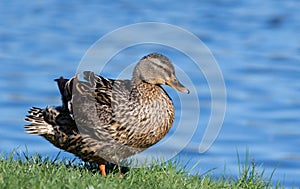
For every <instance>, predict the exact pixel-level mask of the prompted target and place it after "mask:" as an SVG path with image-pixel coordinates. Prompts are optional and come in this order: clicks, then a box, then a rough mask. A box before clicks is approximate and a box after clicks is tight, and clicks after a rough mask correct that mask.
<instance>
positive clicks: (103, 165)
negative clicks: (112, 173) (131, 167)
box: [98, 163, 106, 177]
mask: <svg viewBox="0 0 300 189" xmlns="http://www.w3.org/2000/svg"><path fill="white" fill-rule="evenodd" d="M98 167H99V169H100V172H101V175H102V176H104V177H106V172H105V164H104V163H99V166H98Z"/></svg>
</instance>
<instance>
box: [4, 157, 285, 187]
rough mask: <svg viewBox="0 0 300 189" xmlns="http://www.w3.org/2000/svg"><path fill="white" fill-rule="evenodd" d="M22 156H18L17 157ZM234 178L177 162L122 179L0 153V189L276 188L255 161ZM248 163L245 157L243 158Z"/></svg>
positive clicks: (69, 164)
mask: <svg viewBox="0 0 300 189" xmlns="http://www.w3.org/2000/svg"><path fill="white" fill-rule="evenodd" d="M21 156H22V157H21ZM238 161H239V166H238V168H239V170H240V174H239V176H238V177H237V178H235V177H227V176H222V177H214V176H213V175H212V172H210V173H206V174H204V175H201V176H199V175H190V174H188V173H187V172H186V171H184V169H183V168H180V166H179V165H178V164H177V163H170V162H169V163H164V164H162V165H155V166H151V167H144V168H139V169H134V168H132V169H130V170H129V171H128V172H127V173H125V175H124V177H123V179H119V178H118V176H119V173H113V172H112V173H110V174H108V176H107V177H102V176H101V175H100V173H99V171H97V170H96V168H95V166H93V165H90V164H85V165H79V164H75V163H74V162H72V161H61V160H58V158H55V159H49V158H47V157H41V156H39V155H34V156H30V157H29V156H27V155H17V157H15V155H13V154H11V155H6V156H4V155H2V156H1V157H0V188H38V189H40V188H47V189H48V188H55V189H58V188H88V189H93V188H151V189H155V188H164V189H167V188H193V189H194V188H205V189H207V188H228V189H231V188H253V189H254V188H255V189H256V188H280V185H279V183H277V184H276V185H275V186H272V185H271V178H272V175H271V176H269V177H265V175H264V171H262V172H259V171H258V170H257V167H256V165H255V163H254V162H253V161H252V162H251V163H250V164H248V163H246V164H245V165H241V164H240V160H238ZM246 162H248V159H246Z"/></svg>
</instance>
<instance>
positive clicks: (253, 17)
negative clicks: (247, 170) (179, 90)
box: [0, 0, 300, 187]
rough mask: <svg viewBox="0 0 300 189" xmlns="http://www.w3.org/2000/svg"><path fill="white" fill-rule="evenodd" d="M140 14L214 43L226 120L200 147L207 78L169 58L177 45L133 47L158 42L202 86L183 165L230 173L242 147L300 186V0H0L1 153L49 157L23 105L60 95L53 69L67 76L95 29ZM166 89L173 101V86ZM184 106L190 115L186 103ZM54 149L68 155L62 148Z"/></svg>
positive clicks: (55, 100) (98, 32)
mask: <svg viewBox="0 0 300 189" xmlns="http://www.w3.org/2000/svg"><path fill="white" fill-rule="evenodd" d="M148 21H155V22H164V23H169V24H174V25H177V26H179V27H182V28H184V29H186V30H188V31H190V32H192V33H194V34H195V35H197V37H199V38H200V39H201V40H202V41H203V42H204V43H205V44H206V45H207V47H208V48H209V49H210V50H211V51H212V53H213V55H214V56H215V58H216V60H217V62H218V64H219V66H220V68H221V70H222V72H223V76H224V80H225V84H226V89H227V112H226V116H225V120H224V124H223V127H222V130H221V132H220V134H219V136H218V138H217V140H216V141H215V143H214V144H213V146H212V147H211V148H210V149H209V150H208V151H207V152H206V153H203V154H200V153H199V152H198V149H197V147H198V145H199V142H200V139H201V136H202V133H203V131H204V129H205V125H206V122H207V121H208V120H209V115H210V114H209V113H210V102H209V100H210V93H209V89H208V87H207V84H206V81H205V78H204V77H202V76H199V75H196V74H195V75H193V73H194V72H193V70H192V69H191V67H189V66H185V65H187V64H184V63H176V62H180V61H179V60H181V56H182V54H181V55H180V53H178V52H176V51H175V50H174V49H162V48H161V47H158V48H157V49H155V47H151V48H148V49H147V48H142V47H139V48H137V47H136V48H133V50H136V51H139V52H142V53H144V54H148V53H150V52H148V51H149V49H150V50H156V51H158V52H161V51H163V52H166V53H167V54H168V57H170V58H171V59H172V60H174V62H175V64H177V66H179V67H180V68H181V69H182V70H184V71H185V73H187V74H189V76H190V77H191V79H192V82H193V83H194V85H195V86H196V87H199V90H200V91H201V93H200V94H199V100H200V105H202V106H201V117H200V122H199V126H198V127H199V129H198V130H197V132H196V133H195V135H194V137H193V139H192V140H191V141H190V143H189V145H188V146H187V147H186V148H185V149H184V150H183V151H182V152H181V153H180V156H181V157H183V159H185V160H189V161H187V162H185V163H188V166H187V167H188V168H189V167H193V165H194V164H195V163H196V162H197V163H198V164H197V167H196V168H194V169H193V171H191V173H195V172H200V173H204V172H206V171H207V170H210V169H213V168H216V170H214V171H213V174H216V176H217V175H222V174H224V172H225V173H226V174H228V175H234V176H236V175H237V172H238V165H237V159H238V158H237V152H238V153H239V155H240V159H241V160H244V159H245V154H246V150H247V149H249V156H250V157H249V158H250V159H254V160H255V161H256V162H257V164H258V165H261V166H262V168H264V169H265V170H266V173H267V175H268V174H271V172H272V171H273V170H274V169H276V171H275V173H274V175H273V181H274V182H275V181H277V180H280V181H281V183H282V184H283V185H284V186H287V187H292V186H300V180H299V177H300V145H299V144H300V116H299V115H300V99H299V96H300V82H299V79H300V35H299V31H300V2H299V1H297V0H285V1H279V0H265V1H258V0H253V1H235V0H213V1H197V0H192V1H186V2H184V3H179V2H177V1H171V0H166V1H163V2H161V1H151V2H145V3H143V4H141V3H140V2H139V1H131V2H125V1H102V2H101V3H100V2H98V1H89V2H87V1H76V2H73V1H64V2H63V1H58V0H51V1H50V0H49V1H43V2H42V1H23V0H21V1H8V0H4V1H1V2H0V62H1V63H0V153H9V152H11V151H12V150H17V151H25V150H27V151H28V153H30V154H34V153H36V152H37V153H40V154H42V155H47V156H50V157H53V156H54V157H55V156H56V155H57V153H58V152H59V149H56V148H54V147H53V146H52V145H51V144H50V143H48V142H47V141H45V140H44V139H43V138H41V137H38V136H29V135H28V134H26V133H25V132H24V129H23V125H24V124H26V123H25V121H24V117H25V115H26V114H27V110H28V109H29V108H30V107H31V106H38V107H45V106H46V105H59V104H60V96H59V93H58V90H57V87H56V85H55V83H54V82H53V79H55V78H58V77H60V76H65V77H67V78H69V77H71V76H73V75H74V73H75V72H76V69H77V66H78V65H79V62H80V60H81V58H82V56H83V55H84V54H85V52H86V50H87V49H88V48H89V47H90V46H91V45H92V44H93V43H94V42H96V41H97V40H98V39H99V38H100V37H102V36H103V35H105V34H106V33H108V32H111V31H113V30H115V29H117V28H119V27H121V26H125V25H128V24H134V23H138V22H148ZM136 35H138V34H136ZM178 40H180V39H178ZM131 52H134V51H131ZM127 56H131V59H132V56H135V54H134V53H123V54H122V52H121V53H120V55H119V56H117V57H116V58H115V60H116V61H122V60H126V57H127ZM134 58H135V59H136V60H138V59H140V58H141V57H134ZM129 59H130V58H129ZM124 62H125V63H126V62H127V61H124ZM112 73H114V70H113V68H109V69H107V70H106V71H105V70H104V71H103V73H101V74H102V75H104V76H106V77H114V76H115V75H113V74H112ZM117 75H118V73H117ZM171 96H172V98H174V101H175V105H178V102H177V101H178V96H177V95H176V93H173V94H172V95H171ZM176 107H177V106H176ZM179 108H180V107H179ZM190 116H194V115H193V112H191V114H190ZM187 120H188V119H187ZM176 121H178V119H176ZM186 124H187V125H188V122H187V123H186ZM175 127H176V122H175ZM172 132H173V131H172V130H171V132H170V133H169V135H171V134H172ZM199 138H200V139H199ZM174 145H176V144H174ZM60 156H61V157H62V158H65V157H67V158H73V156H72V155H71V154H68V153H62V154H61V155H60ZM224 169H225V171H224Z"/></svg>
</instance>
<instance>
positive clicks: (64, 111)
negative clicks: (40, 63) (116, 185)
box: [24, 53, 189, 176]
mask: <svg viewBox="0 0 300 189" xmlns="http://www.w3.org/2000/svg"><path fill="white" fill-rule="evenodd" d="M55 81H56V83H57V86H58V89H59V92H60V95H61V100H62V104H61V105H60V106H46V107H45V108H38V107H32V108H31V109H30V110H29V111H28V115H27V116H26V118H25V120H26V121H27V122H29V124H27V125H25V126H24V128H25V131H26V132H27V133H29V134H35V135H40V136H42V137H44V138H45V139H46V140H48V141H49V142H50V143H52V144H53V145H54V146H55V147H57V148H59V149H62V150H64V151H67V152H70V153H72V154H74V155H76V156H77V157H79V158H81V159H82V160H83V161H85V162H91V163H96V164H98V167H99V169H100V173H101V175H103V176H106V172H107V171H106V167H107V166H106V165H107V163H115V164H118V165H119V164H120V161H121V160H122V159H125V158H127V157H129V156H132V155H134V154H137V153H140V152H142V151H143V150H145V149H147V148H149V147H150V146H152V145H154V144H156V143H157V142H159V141H160V140H161V139H162V138H163V137H164V136H165V135H166V134H167V133H168V131H169V130H170V128H171V127H172V124H173V122H174V115H175V110H174V105H173V102H172V99H171V98H170V96H169V95H168V94H167V93H166V91H165V90H164V89H163V88H162V85H168V86H170V87H172V88H173V89H175V90H177V91H179V92H183V93H187V94H188V93H189V90H188V89H187V88H186V87H185V86H184V85H183V84H181V82H179V80H178V79H177V76H176V75H175V69H174V65H173V63H172V62H171V61H170V60H169V59H168V58H167V57H166V56H164V55H162V54H159V53H151V54H148V55H146V56H144V57H142V58H141V59H140V60H139V62H138V63H137V64H136V66H135V67H134V70H133V74H132V78H131V79H128V80H120V79H108V78H105V77H102V76H100V75H97V74H95V73H94V72H92V71H84V72H82V73H80V74H76V75H75V76H74V77H72V78H70V79H65V78H63V77H60V78H58V79H55Z"/></svg>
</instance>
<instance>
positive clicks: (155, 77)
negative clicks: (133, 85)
mask: <svg viewBox="0 0 300 189" xmlns="http://www.w3.org/2000/svg"><path fill="white" fill-rule="evenodd" d="M133 81H134V82H141V81H142V82H146V83H150V84H153V85H169V86H170V87H172V88H174V89H176V90H178V91H180V92H184V93H189V90H188V89H187V88H186V87H185V86H183V85H182V84H181V83H180V82H179V81H178V79H177V78H176V75H175V69H174V66H173V64H172V63H171V61H170V60H169V59H168V58H167V57H165V56H164V55H161V54H157V53H153V54H149V55H147V56H144V57H143V58H142V59H141V60H140V61H139V62H138V64H137V65H136V67H135V68H134V72H133Z"/></svg>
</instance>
